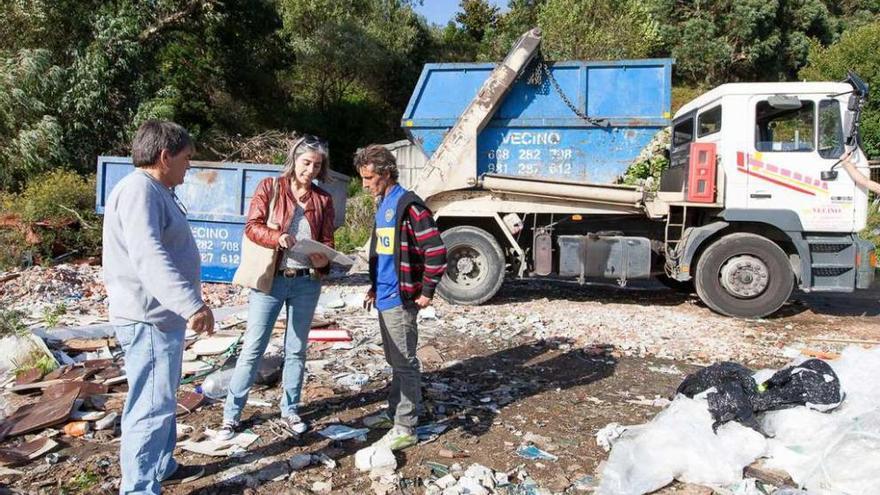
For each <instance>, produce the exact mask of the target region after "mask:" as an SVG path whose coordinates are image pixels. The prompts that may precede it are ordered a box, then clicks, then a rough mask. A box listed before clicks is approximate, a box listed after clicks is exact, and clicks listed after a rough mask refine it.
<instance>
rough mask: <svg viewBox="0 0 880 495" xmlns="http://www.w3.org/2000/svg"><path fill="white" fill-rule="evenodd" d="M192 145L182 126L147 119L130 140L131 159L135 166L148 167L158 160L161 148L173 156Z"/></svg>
mask: <svg viewBox="0 0 880 495" xmlns="http://www.w3.org/2000/svg"><path fill="white" fill-rule="evenodd" d="M192 147H193V142H192V138H191V137H190V136H189V133H188V132H186V129H184V128H183V127H182V126H180V125H178V124H175V123H174V122H169V121H166V120H147V121H146V122H144V123H143V124H141V126H140V127H138V130H137V132H136V133H135V135H134V140H133V141H132V142H131V159H132V161H133V162H134V166H135V167H148V166H150V165H155V164H156V162H158V161H159V156H160V155H161V154H162V150H168V153H170V154H171V155H172V156H175V155H177V154H178V153H180V152H181V151H183V150H185V149H186V148H192Z"/></svg>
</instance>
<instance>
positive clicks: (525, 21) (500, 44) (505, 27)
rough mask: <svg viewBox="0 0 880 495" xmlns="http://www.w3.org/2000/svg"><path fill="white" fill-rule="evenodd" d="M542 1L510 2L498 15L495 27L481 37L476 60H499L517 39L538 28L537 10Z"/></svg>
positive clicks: (519, 0) (524, 0) (514, 0)
mask: <svg viewBox="0 0 880 495" xmlns="http://www.w3.org/2000/svg"><path fill="white" fill-rule="evenodd" d="M543 2H544V0H510V1H509V2H508V4H507V11H506V12H504V13H502V14H499V16H498V21H497V22H496V23H495V27H493V28H491V29H490V30H489V31H488V34H487V35H486V36H484V37H483V40H482V43H481V45H480V51H479V55H478V58H479V59H480V60H501V59H503V58H504V56H505V55H506V54H507V52H508V51H509V50H510V47H511V46H513V43H514V42H516V40H517V39H519V37H520V36H521V35H522V34H523V33H525V32H526V31H528V30H529V29H532V28H534V27H538V8H539V7H540V6H541V4H542V3H543Z"/></svg>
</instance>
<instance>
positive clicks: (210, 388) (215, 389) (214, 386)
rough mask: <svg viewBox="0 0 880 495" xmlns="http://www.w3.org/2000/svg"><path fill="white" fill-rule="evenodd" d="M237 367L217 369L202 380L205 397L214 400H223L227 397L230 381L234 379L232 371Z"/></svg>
mask: <svg viewBox="0 0 880 495" xmlns="http://www.w3.org/2000/svg"><path fill="white" fill-rule="evenodd" d="M233 372H235V368H227V369H225V370H217V371H215V372H213V373H211V374H210V375H208V377H207V378H205V381H204V382H202V393H203V394H204V395H205V397H207V398H209V399H213V400H221V399H225V398H226V394H227V393H229V382H231V381H232V373H233Z"/></svg>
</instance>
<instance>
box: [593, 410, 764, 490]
mask: <svg viewBox="0 0 880 495" xmlns="http://www.w3.org/2000/svg"><path fill="white" fill-rule="evenodd" d="M609 426H610V425H609ZM606 429H608V430H609V431H611V432H615V430H614V429H612V428H609V427H606ZM604 438H612V435H605V436H604ZM597 440H598V438H597ZM612 445H613V448H612V449H611V455H610V456H609V457H608V460H607V461H606V462H605V465H604V468H603V469H602V472H601V483H600V486H599V488H598V490H597V493H598V494H600V495H611V494H620V493H631V494H642V493H649V492H652V491H655V490H658V489H660V488H662V487H664V486H666V485H667V484H669V483H671V482H672V480H673V479H678V480H680V481H683V482H688V483H697V484H706V483H712V484H716V485H720V486H725V485H729V484H731V483H735V482H736V481H738V480H740V479H742V471H743V468H744V467H745V466H747V465H748V464H750V463H751V462H753V461H754V460H755V459H757V458H758V457H759V456H761V455H763V454H764V453H765V452H766V449H767V444H766V440H765V439H764V437H763V435H761V434H760V433H758V432H756V431H754V430H752V429H751V428H747V427H745V426H743V425H741V424H740V423H737V422H729V423H724V424H723V425H721V426H719V427H718V428H717V432H716V431H713V418H712V415H711V414H710V413H709V406H708V403H707V401H706V399H699V398H698V399H689V398H687V397H685V396H683V395H679V396H677V397H676V398H675V400H674V401H672V403H671V404H670V405H669V407H667V408H666V409H664V410H663V411H660V413H659V414H657V416H655V417H654V419H652V420H651V421H650V422H649V423H647V424H645V425H639V426H637V427H628V428H626V429H625V431H623V433H622V434H620V436H619V438H617V439H616V440H613V443H612Z"/></svg>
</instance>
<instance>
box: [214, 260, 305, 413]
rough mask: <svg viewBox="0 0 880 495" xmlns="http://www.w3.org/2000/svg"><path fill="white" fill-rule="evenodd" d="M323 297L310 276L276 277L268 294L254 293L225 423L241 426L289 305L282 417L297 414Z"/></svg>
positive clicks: (227, 402) (283, 374)
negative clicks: (284, 308)
mask: <svg viewBox="0 0 880 495" xmlns="http://www.w3.org/2000/svg"><path fill="white" fill-rule="evenodd" d="M320 295H321V281H320V280H315V279H313V278H311V277H309V276H304V277H295V278H286V277H281V276H276V277H275V280H274V282H273V283H272V291H271V292H270V293H269V294H266V293H264V292H260V291H258V290H253V289H252V290H251V293H250V298H249V299H248V322H247V330H246V331H245V333H244V342H243V343H242V347H241V354H239V356H238V362H237V363H236V364H235V371H234V372H233V373H232V380H231V381H230V382H229V393H228V394H227V395H226V405H225V407H224V408H223V420H224V421H232V422H238V421H239V420H240V419H241V411H242V409H244V405H245V403H247V398H248V393H249V392H250V390H251V387H252V386H253V384H254V379H255V378H256V376H257V370H258V369H259V367H260V361H261V360H262V359H263V353H264V352H266V346H268V345H269V338H270V337H271V336H272V327H273V326H275V321H276V320H278V314H279V313H280V312H281V306H282V305H285V304H286V305H287V330H286V331H285V332H284V371H283V373H282V375H281V387H282V389H283V392H282V396H281V417H287V416H291V415H294V414H297V409H298V408H299V398H300V392H301V391H302V384H303V379H304V378H305V367H306V349H307V345H308V340H309V328H311V326H312V316H314V314H315V307H316V306H317V305H318V296H320Z"/></svg>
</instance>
